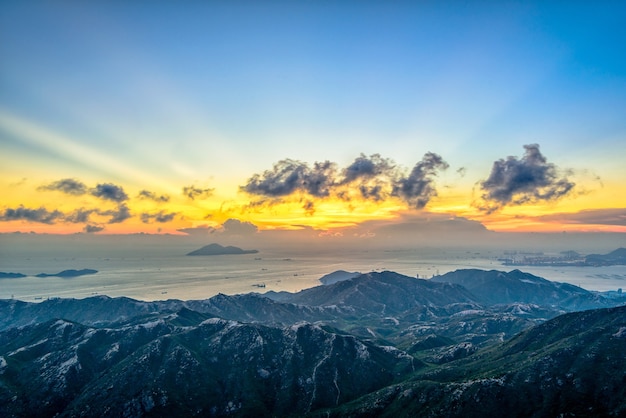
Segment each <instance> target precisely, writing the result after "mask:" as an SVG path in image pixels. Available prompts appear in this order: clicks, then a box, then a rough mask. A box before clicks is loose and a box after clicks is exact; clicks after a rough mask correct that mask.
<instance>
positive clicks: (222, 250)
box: [187, 244, 258, 255]
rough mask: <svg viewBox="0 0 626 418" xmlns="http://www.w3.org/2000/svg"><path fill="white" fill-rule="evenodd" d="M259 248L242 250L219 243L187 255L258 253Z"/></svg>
mask: <svg viewBox="0 0 626 418" xmlns="http://www.w3.org/2000/svg"><path fill="white" fill-rule="evenodd" d="M256 253H258V251H257V250H242V249H241V248H239V247H233V246H230V245H229V246H227V247H223V246H221V245H219V244H209V245H205V246H204V247H202V248H199V249H197V250H195V251H192V252H190V253H188V254H187V255H227V254H256Z"/></svg>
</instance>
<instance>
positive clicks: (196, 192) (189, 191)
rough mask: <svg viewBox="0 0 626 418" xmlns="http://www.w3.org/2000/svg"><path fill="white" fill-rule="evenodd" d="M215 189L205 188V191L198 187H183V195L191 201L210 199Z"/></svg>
mask: <svg viewBox="0 0 626 418" xmlns="http://www.w3.org/2000/svg"><path fill="white" fill-rule="evenodd" d="M214 190H215V189H211V188H207V189H201V188H199V187H196V186H193V185H192V186H185V187H183V195H184V196H187V197H188V198H189V199H191V200H196V199H200V198H201V199H206V198H208V197H211V196H212V195H213V191H214Z"/></svg>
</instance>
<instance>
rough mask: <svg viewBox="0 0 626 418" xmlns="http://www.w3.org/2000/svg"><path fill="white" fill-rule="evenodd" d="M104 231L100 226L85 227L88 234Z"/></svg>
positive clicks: (84, 229)
mask: <svg viewBox="0 0 626 418" xmlns="http://www.w3.org/2000/svg"><path fill="white" fill-rule="evenodd" d="M102 230H104V227H103V226H99V225H85V227H84V228H83V231H85V232H86V233H88V234H93V233H95V232H100V231H102Z"/></svg>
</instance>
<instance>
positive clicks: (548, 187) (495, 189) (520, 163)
mask: <svg viewBox="0 0 626 418" xmlns="http://www.w3.org/2000/svg"><path fill="white" fill-rule="evenodd" d="M524 149H525V150H526V151H525V153H524V156H523V157H522V158H521V159H517V157H514V156H509V157H507V158H506V159H500V160H498V161H495V162H494V163H493V167H492V169H491V174H490V175H489V178H487V180H484V181H482V182H480V187H481V189H482V190H483V194H482V196H481V197H482V199H483V202H484V204H479V205H478V206H479V209H481V210H483V211H485V212H487V213H493V212H495V211H498V210H500V209H501V208H503V207H504V206H507V205H521V204H524V203H533V202H540V201H553V200H558V199H560V198H562V197H564V196H566V195H567V194H568V193H570V192H571V191H572V190H573V188H574V186H575V183H574V182H572V181H570V180H569V179H568V178H567V177H566V176H564V175H562V174H561V170H559V168H558V167H557V166H556V165H554V164H553V163H549V162H548V161H547V159H546V157H544V156H543V154H541V152H540V151H539V145H538V144H529V145H524Z"/></svg>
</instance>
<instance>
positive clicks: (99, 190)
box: [90, 183, 128, 202]
mask: <svg viewBox="0 0 626 418" xmlns="http://www.w3.org/2000/svg"><path fill="white" fill-rule="evenodd" d="M90 192H91V194H92V196H96V197H98V198H100V199H104V200H111V201H113V202H123V201H125V200H128V195H127V194H126V193H125V192H124V189H123V188H122V187H120V186H116V185H115V184H113V183H101V184H98V185H96V187H94V188H93V189H91V190H90Z"/></svg>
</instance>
